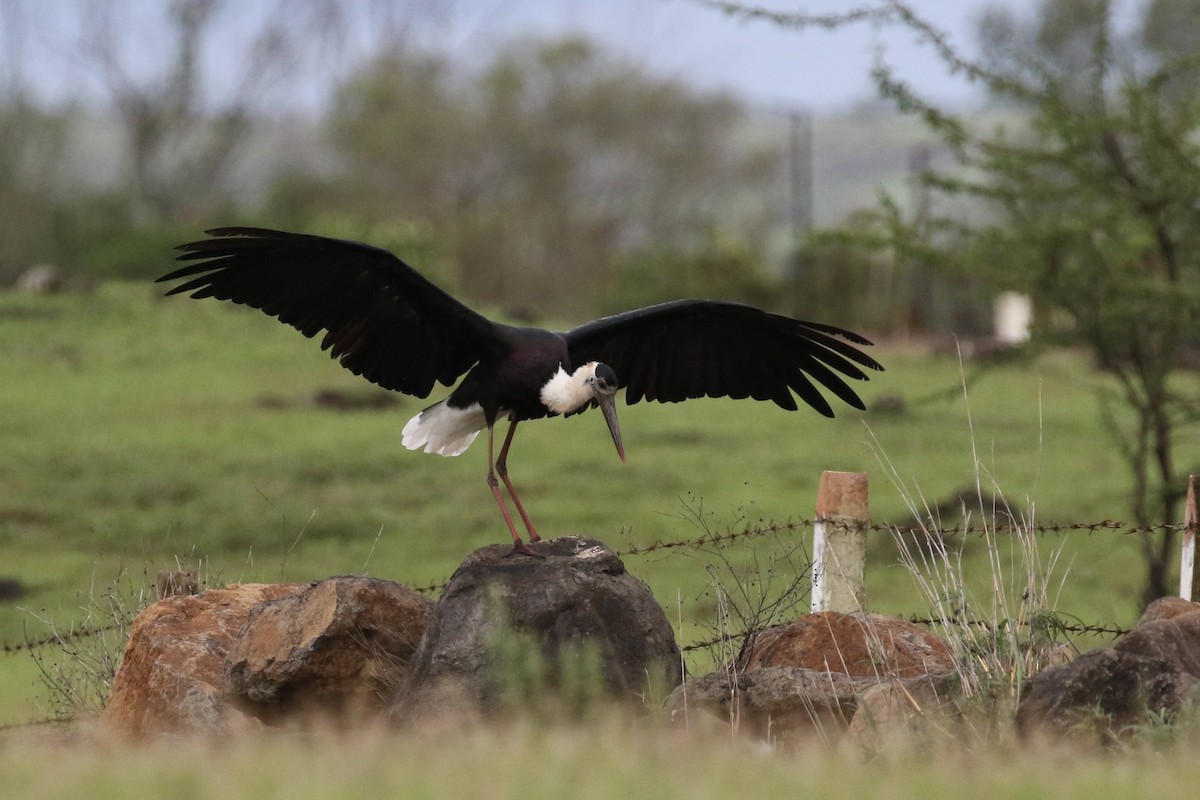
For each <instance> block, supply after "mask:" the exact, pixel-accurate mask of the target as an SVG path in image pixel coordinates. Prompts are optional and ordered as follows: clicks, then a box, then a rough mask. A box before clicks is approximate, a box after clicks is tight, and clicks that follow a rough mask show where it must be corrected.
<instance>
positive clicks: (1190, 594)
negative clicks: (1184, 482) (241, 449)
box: [1179, 475, 1200, 600]
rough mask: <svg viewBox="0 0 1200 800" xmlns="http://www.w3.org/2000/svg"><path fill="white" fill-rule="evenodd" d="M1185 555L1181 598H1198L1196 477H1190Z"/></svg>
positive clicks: (1180, 567)
mask: <svg viewBox="0 0 1200 800" xmlns="http://www.w3.org/2000/svg"><path fill="white" fill-rule="evenodd" d="M1183 524H1184V529H1183V553H1182V554H1181V556H1180V559H1179V596H1180V597H1182V598H1183V599H1184V600H1191V599H1192V598H1194V597H1196V592H1197V589H1200V587H1198V586H1197V585H1196V583H1197V581H1196V577H1197V576H1196V476H1195V475H1189V476H1188V490H1187V510H1186V511H1185V512H1184V515H1183Z"/></svg>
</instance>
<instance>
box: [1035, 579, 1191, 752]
mask: <svg viewBox="0 0 1200 800" xmlns="http://www.w3.org/2000/svg"><path fill="white" fill-rule="evenodd" d="M1197 610H1200V607H1198V606H1197V604H1195V603H1187V601H1183V600H1180V599H1178V598H1163V599H1162V600H1157V601H1155V602H1154V603H1152V604H1151V605H1150V606H1149V607H1148V608H1147V610H1146V612H1145V613H1144V614H1143V615H1142V619H1141V620H1139V621H1138V624H1137V625H1136V626H1134V628H1133V630H1131V631H1130V632H1129V633H1127V634H1125V636H1123V637H1122V638H1121V639H1119V640H1118V641H1117V643H1116V644H1114V645H1113V646H1112V647H1111V648H1104V649H1100V650H1093V651H1091V652H1088V653H1084V654H1083V655H1081V656H1079V657H1078V658H1077V659H1075V660H1074V661H1072V662H1070V663H1067V664H1063V665H1060V666H1055V667H1050V668H1049V669H1045V670H1042V671H1041V672H1039V673H1038V674H1036V675H1034V676H1033V677H1032V678H1030V679H1029V680H1028V681H1027V682H1026V684H1025V687H1024V691H1023V692H1022V694H1021V699H1020V701H1019V704H1018V706H1017V720H1016V721H1017V730H1018V732H1020V733H1021V734H1022V735H1024V736H1030V735H1034V734H1050V735H1062V734H1068V733H1072V732H1077V731H1084V730H1086V731H1091V732H1093V733H1098V734H1099V736H1100V739H1101V740H1102V741H1108V740H1111V739H1112V738H1114V737H1116V738H1120V737H1121V736H1124V735H1127V734H1128V733H1130V732H1133V731H1136V730H1138V729H1139V728H1141V727H1143V726H1144V725H1146V724H1147V723H1148V722H1149V721H1150V716H1149V715H1150V714H1162V713H1166V714H1168V715H1169V714H1173V713H1175V712H1178V711H1179V710H1181V709H1182V708H1183V707H1184V706H1185V704H1186V703H1187V702H1188V701H1189V699H1190V697H1191V695H1192V694H1193V689H1194V688H1195V687H1196V684H1197V683H1198V682H1200V614H1197V613H1196V611H1197Z"/></svg>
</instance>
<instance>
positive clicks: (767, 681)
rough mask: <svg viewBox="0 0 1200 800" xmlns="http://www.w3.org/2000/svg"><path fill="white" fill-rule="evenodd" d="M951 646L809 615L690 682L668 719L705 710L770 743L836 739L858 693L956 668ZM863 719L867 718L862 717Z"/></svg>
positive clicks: (865, 622) (905, 627) (897, 630)
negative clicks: (804, 738) (816, 736)
mask: <svg viewBox="0 0 1200 800" xmlns="http://www.w3.org/2000/svg"><path fill="white" fill-rule="evenodd" d="M953 671H954V657H953V652H952V651H951V649H950V646H949V645H948V644H946V642H944V641H943V640H942V639H940V638H938V637H936V636H934V635H933V634H931V633H929V632H928V631H926V630H925V629H923V628H919V627H917V626H916V625H913V624H912V623H909V622H905V621H904V620H900V619H895V618H892V617H885V616H882V615H879V614H862V613H859V614H841V613H837V612H832V611H827V612H821V613H817V614H806V615H804V616H803V617H800V618H799V619H797V620H795V621H794V622H791V623H788V624H786V625H778V626H775V627H772V628H767V629H766V630H764V631H762V632H761V633H759V635H758V637H757V638H756V640H755V641H754V642H753V643H752V644H751V645H750V646H749V647H748V648H746V651H745V652H744V653H743V654H742V656H741V657H740V658H739V659H738V662H737V664H736V665H735V667H734V668H733V669H732V670H729V671H718V672H714V673H711V674H709V675H706V676H704V677H702V678H698V679H695V680H689V681H688V682H687V683H686V684H684V686H682V687H679V688H677V689H676V690H675V691H674V692H673V693H672V694H671V696H670V697H669V698H668V701H667V706H668V710H669V711H670V713H671V718H672V719H673V720H680V719H682V718H686V719H688V720H689V722H691V721H693V720H695V719H696V717H697V714H696V713H694V712H704V713H705V714H707V715H710V716H711V717H712V718H715V719H718V720H722V721H724V722H735V723H736V727H737V728H738V729H739V730H744V731H749V732H751V733H753V734H754V735H758V736H763V737H767V738H769V739H772V740H783V739H787V738H791V737H798V736H806V735H809V734H812V733H818V734H819V735H821V736H822V737H824V738H825V739H827V740H833V739H836V738H838V737H840V736H841V734H842V733H843V732H844V731H845V730H846V729H847V727H848V725H849V724H850V723H851V721H852V719H853V718H855V717H856V711H857V709H858V704H859V697H860V695H862V694H863V693H864V692H867V691H868V690H870V689H871V687H873V686H875V685H877V684H879V683H881V682H885V681H890V680H900V679H926V678H928V676H929V675H930V673H932V674H934V675H944V674H946V673H953ZM864 724H865V722H864Z"/></svg>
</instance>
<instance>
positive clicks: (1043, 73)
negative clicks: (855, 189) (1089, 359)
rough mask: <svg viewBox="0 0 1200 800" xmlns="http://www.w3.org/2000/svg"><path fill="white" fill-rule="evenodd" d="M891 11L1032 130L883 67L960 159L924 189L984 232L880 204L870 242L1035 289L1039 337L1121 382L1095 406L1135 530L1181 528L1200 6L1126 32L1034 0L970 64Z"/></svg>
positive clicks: (1151, 572) (909, 105) (1004, 16)
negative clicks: (986, 128) (876, 235)
mask: <svg viewBox="0 0 1200 800" xmlns="http://www.w3.org/2000/svg"><path fill="white" fill-rule="evenodd" d="M887 8H888V9H889V11H890V13H892V14H894V15H895V18H896V19H898V20H899V21H900V22H901V23H902V24H904V25H905V26H907V27H909V28H911V29H913V30H916V31H917V32H918V33H920V34H921V35H922V36H923V37H924V39H925V40H926V41H927V42H929V43H930V44H931V45H932V47H933V48H934V49H935V51H936V52H937V53H938V54H939V55H940V56H941V57H942V59H943V61H945V63H946V64H947V66H949V67H950V68H951V69H954V70H956V71H960V72H963V73H965V74H966V75H968V76H969V77H970V78H972V79H973V80H976V81H979V82H981V83H982V84H983V85H984V86H985V87H986V88H987V89H988V91H989V92H990V93H991V95H992V96H993V97H994V98H996V99H997V100H1000V101H1003V102H1006V103H1009V104H1011V105H1013V106H1014V107H1016V108H1019V109H1021V110H1022V111H1023V113H1024V114H1025V115H1027V124H1024V125H1020V126H1018V129H1016V130H1005V129H1004V128H999V129H997V130H994V131H990V132H979V131H977V130H975V129H973V128H972V127H971V126H970V125H969V124H967V123H966V122H965V121H964V120H963V119H960V118H958V117H957V116H955V115H953V114H951V113H949V112H948V111H947V110H945V109H943V108H940V107H938V106H935V105H934V104H932V103H930V102H928V101H926V100H924V99H923V98H921V97H920V96H919V95H918V93H917V92H916V91H915V89H914V88H913V87H912V86H911V85H909V84H907V83H905V82H904V81H902V80H901V79H899V78H898V77H897V76H896V75H895V74H894V73H893V72H892V71H891V70H890V69H889V68H888V67H887V66H886V65H880V66H878V67H877V69H876V71H875V78H876V82H877V85H878V87H879V89H880V91H881V92H882V94H883V95H884V96H885V97H887V98H889V99H891V100H892V101H894V102H895V103H896V104H897V105H898V106H899V107H900V108H901V109H903V110H905V111H907V112H910V113H915V114H918V115H920V116H921V117H922V118H923V119H924V120H925V122H926V123H927V125H928V126H929V128H930V130H932V131H933V132H934V133H935V134H936V135H937V136H938V137H939V138H940V139H941V140H942V141H943V142H944V143H945V144H946V145H947V146H949V147H950V148H951V149H952V150H953V152H954V153H955V155H956V157H957V159H956V160H957V164H956V165H955V167H954V169H953V170H941V169H930V170H929V171H927V172H926V173H925V174H924V176H923V181H924V183H925V185H926V186H928V187H929V189H930V190H931V191H933V192H936V193H938V195H940V196H942V197H943V198H946V197H948V198H950V199H952V200H953V201H955V203H956V204H958V205H959V206H960V207H962V206H973V207H976V208H980V209H982V210H983V211H984V212H985V215H983V216H981V217H980V218H979V219H978V220H967V219H964V217H963V215H962V214H961V213H953V212H949V213H947V212H942V213H937V214H930V215H928V216H924V217H918V218H915V219H914V218H912V217H910V216H908V215H906V214H905V213H904V211H903V210H902V209H901V208H900V206H899V204H897V203H895V202H892V201H890V200H889V201H885V203H884V205H883V208H882V210H881V212H880V215H879V222H880V225H881V227H880V228H879V230H880V231H881V232H882V234H883V235H882V239H881V241H883V242H885V243H886V244H887V245H889V246H890V247H892V248H894V249H895V251H896V252H898V253H901V254H904V256H905V257H909V258H914V259H920V260H923V261H925V262H927V263H931V264H935V265H937V266H939V267H940V268H941V269H943V270H945V271H947V272H951V273H955V272H957V273H958V274H963V275H970V276H980V277H983V278H985V279H986V280H988V281H990V282H991V283H993V284H994V285H995V286H997V287H999V288H1010V289H1017V290H1021V291H1025V292H1029V293H1031V294H1032V295H1033V296H1034V298H1035V302H1036V303H1037V305H1038V307H1039V308H1040V310H1041V311H1042V313H1041V314H1040V316H1039V320H1040V323H1039V331H1038V332H1039V333H1040V334H1041V335H1042V336H1043V337H1044V339H1045V340H1046V341H1052V342H1061V343H1070V344H1080V345H1083V346H1085V347H1087V348H1088V349H1090V350H1091V352H1092V353H1094V355H1095V357H1096V359H1097V362H1098V363H1099V364H1100V366H1101V367H1102V368H1104V369H1106V370H1108V371H1110V372H1111V373H1112V374H1113V375H1114V376H1115V377H1116V379H1117V385H1118V387H1119V389H1118V390H1117V391H1116V393H1115V395H1113V396H1110V397H1107V398H1106V402H1107V403H1108V406H1109V408H1110V418H1111V420H1112V429H1113V431H1114V433H1115V434H1116V437H1117V441H1118V444H1119V447H1120V451H1121V453H1122V455H1123V456H1124V459H1125V462H1126V464H1127V465H1128V468H1129V470H1130V475H1131V478H1132V483H1133V490H1132V511H1133V516H1134V519H1135V521H1136V522H1137V523H1138V524H1142V525H1151V524H1155V523H1160V522H1164V521H1174V520H1178V519H1179V518H1180V500H1181V498H1182V495H1183V492H1184V486H1183V473H1182V472H1181V471H1180V468H1179V465H1178V463H1177V457H1176V449H1177V446H1178V445H1179V443H1180V437H1181V434H1182V432H1183V431H1184V429H1185V427H1186V426H1189V425H1192V424H1194V423H1195V422H1196V421H1197V419H1198V414H1197V411H1196V409H1197V408H1198V407H1200V397H1198V396H1196V394H1195V392H1194V382H1188V381H1186V380H1182V379H1181V378H1182V377H1183V376H1182V373H1183V372H1184V369H1185V364H1186V358H1187V357H1188V356H1189V354H1192V355H1194V352H1195V348H1196V345H1197V339H1196V336H1195V334H1194V333H1192V331H1194V330H1195V326H1196V324H1197V322H1200V214H1197V207H1198V204H1200V140H1198V139H1197V136H1196V132H1197V130H1198V129H1200V80H1198V78H1200V39H1197V38H1186V37H1177V36H1175V35H1174V33H1175V30H1176V26H1177V25H1178V26H1179V29H1180V30H1182V31H1189V30H1194V29H1195V28H1196V27H1197V24H1198V23H1197V21H1196V19H1195V11H1194V4H1189V3H1179V2H1175V0H1154V2H1150V3H1148V4H1147V5H1146V6H1145V7H1144V9H1143V16H1142V17H1141V21H1140V25H1139V26H1138V27H1137V28H1136V29H1135V30H1132V31H1125V30H1122V29H1120V28H1119V27H1118V26H1117V25H1116V23H1115V22H1114V17H1113V13H1112V4H1111V3H1110V2H1108V0H1044V2H1042V3H1041V5H1040V6H1039V8H1038V9H1037V12H1036V15H1035V16H1034V17H1033V18H1032V19H1022V18H1020V17H1018V16H1017V15H1016V14H1015V13H1014V12H1012V11H1011V10H1009V9H1006V8H1004V7H1001V6H997V7H995V8H993V9H992V10H990V11H989V12H988V13H987V14H986V15H985V16H984V17H983V18H982V26H981V34H982V35H981V41H982V44H983V49H984V57H983V59H982V60H981V61H979V62H975V61H972V60H969V59H967V58H965V57H964V56H963V55H962V54H961V53H960V52H958V51H956V50H954V49H953V48H951V47H950V46H949V44H948V43H947V42H946V39H945V37H944V35H943V34H942V33H941V32H939V31H937V30H936V29H935V28H934V27H933V26H932V25H930V24H929V23H928V22H927V21H925V20H923V19H921V18H919V17H917V16H916V15H915V14H914V13H913V12H912V11H911V9H909V8H908V7H907V6H906V5H904V4H903V3H901V2H894V1H893V2H889V3H888V4H887ZM1142 546H1143V554H1144V556H1145V561H1146V568H1147V573H1146V583H1145V586H1144V596H1143V599H1144V600H1145V601H1147V602H1148V601H1150V600H1153V599H1154V598H1157V597H1161V596H1164V595H1168V594H1172V593H1173V591H1172V588H1171V586H1170V585H1169V583H1168V571H1169V566H1170V563H1171V560H1172V556H1173V554H1174V549H1175V537H1174V535H1173V533H1172V532H1170V531H1167V532H1164V533H1163V535H1161V536H1156V537H1144V538H1143V539H1142Z"/></svg>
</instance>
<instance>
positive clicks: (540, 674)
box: [392, 536, 680, 721]
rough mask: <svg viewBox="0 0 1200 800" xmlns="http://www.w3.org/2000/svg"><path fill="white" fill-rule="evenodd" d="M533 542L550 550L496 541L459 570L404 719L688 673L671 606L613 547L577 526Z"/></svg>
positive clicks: (401, 712) (398, 701)
mask: <svg viewBox="0 0 1200 800" xmlns="http://www.w3.org/2000/svg"><path fill="white" fill-rule="evenodd" d="M531 546H532V547H533V549H534V550H535V551H536V552H537V554H538V555H540V556H543V557H542V558H532V557H529V556H526V555H516V556H511V557H509V554H510V552H511V549H512V548H511V547H510V546H509V545H493V546H490V547H484V548H482V549H480V550H476V551H475V552H474V553H472V554H471V555H470V556H468V557H467V559H466V560H465V561H464V562H463V563H462V565H461V566H460V567H459V568H458V569H457V570H456V571H455V573H454V575H453V576H452V577H451V579H450V582H449V584H448V585H447V587H446V590H445V592H444V593H443V595H442V597H441V599H440V600H439V601H438V604H437V607H436V608H435V610H434V614H433V618H432V620H431V621H430V624H429V628H428V629H427V630H426V632H425V637H424V638H423V639H422V641H421V644H420V646H419V647H418V649H417V652H416V653H415V654H414V656H413V660H412V665H411V669H410V671H409V673H408V679H407V681H406V682H405V685H404V686H403V687H402V688H401V690H400V691H399V692H398V693H397V696H396V698H395V702H394V706H393V709H392V714H393V717H394V718H395V719H397V720H402V721H410V720H419V719H428V718H431V717H433V718H437V717H441V718H443V719H444V718H445V717H446V715H447V714H451V715H453V716H454V717H455V718H462V717H463V716H471V715H477V714H484V713H491V712H494V711H497V710H502V709H504V708H505V707H509V706H511V705H517V704H521V705H524V704H529V703H541V702H543V701H544V702H558V701H562V700H564V699H565V700H567V701H568V702H572V701H573V699H579V695H580V694H583V695H586V696H587V698H588V699H590V698H594V697H596V696H598V695H606V696H610V697H617V698H634V699H638V700H640V699H641V698H643V697H644V696H645V694H646V692H647V691H648V690H649V691H652V692H659V693H661V694H665V693H666V691H669V690H670V689H671V688H672V687H674V686H675V685H676V684H677V683H678V682H679V673H680V657H679V648H678V646H677V645H676V643H675V636H674V632H673V630H672V628H671V625H670V623H669V621H668V620H667V617H666V614H665V613H664V612H663V610H662V607H661V606H659V604H658V603H657V602H656V601H655V600H654V596H653V595H652V594H651V592H650V589H649V588H648V587H647V586H646V585H645V584H644V583H642V582H641V581H639V580H638V579H637V578H635V577H633V576H632V575H630V574H629V573H628V572H626V571H625V565H624V564H623V563H622V562H621V560H620V559H619V558H618V557H617V555H616V554H615V553H614V552H613V551H612V550H611V549H609V548H608V547H607V546H606V545H605V544H603V543H602V542H599V541H596V540H594V539H586V538H581V537H577V536H564V537H561V538H558V539H553V540H548V541H547V540H543V541H541V542H536V543H532V545H531ZM661 694H660V695H659V696H661Z"/></svg>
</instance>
